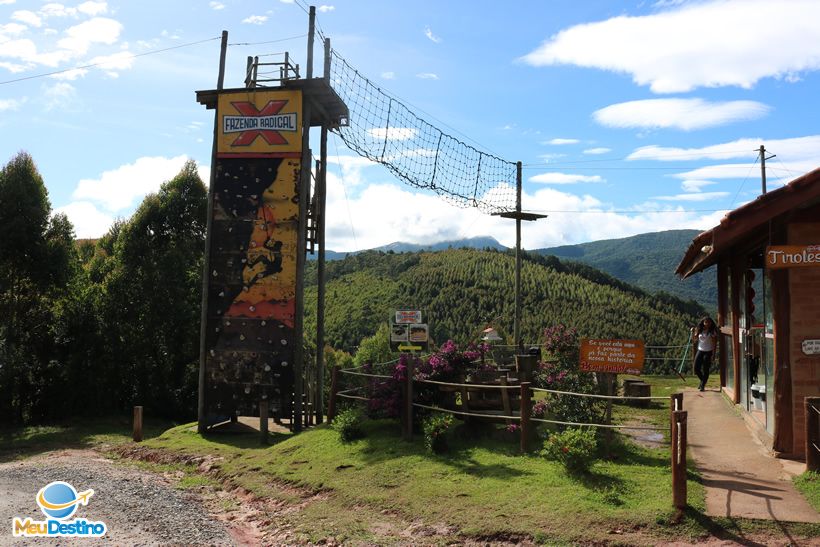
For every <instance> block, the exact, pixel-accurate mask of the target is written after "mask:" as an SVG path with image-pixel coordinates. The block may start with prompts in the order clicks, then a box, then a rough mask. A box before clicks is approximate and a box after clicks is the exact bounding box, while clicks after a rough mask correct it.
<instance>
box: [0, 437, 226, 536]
mask: <svg viewBox="0 0 820 547" xmlns="http://www.w3.org/2000/svg"><path fill="white" fill-rule="evenodd" d="M55 480H61V481H65V482H67V483H69V484H71V485H72V486H74V488H75V489H76V490H78V491H81V490H87V489H89V488H93V489H94V495H93V496H92V497H91V498H90V501H89V504H88V505H87V506H83V507H80V509H79V510H78V511H77V513H76V514H75V515H74V518H85V519H87V520H93V521H102V522H104V523H105V524H106V526H107V527H108V532H107V533H106V535H105V536H104V537H103V538H98V539H82V540H73V541H66V539H65V538H63V539H61V540H59V541H55V539H52V538H30V539H29V538H14V537H12V535H11V526H12V518H13V517H15V516H19V517H23V518H25V517H30V518H32V519H34V520H44V519H45V516H44V515H43V513H42V512H41V511H40V508H39V507H38V506H37V503H36V501H35V496H36V495H37V492H38V491H39V490H40V488H42V487H43V486H45V485H46V484H48V483H49V482H51V481H55ZM0 522H2V524H0V545H56V544H58V543H59V544H66V543H75V544H76V543H83V544H85V543H90V544H94V545H99V544H104V545H133V546H138V545H234V544H236V543H237V542H236V541H235V539H234V538H232V537H231V535H229V532H228V529H227V528H226V526H225V525H224V524H223V523H222V522H220V521H218V520H216V519H215V518H214V517H213V516H212V515H210V514H209V513H208V511H207V510H206V509H204V508H203V506H202V504H201V503H200V501H199V499H197V497H196V495H195V494H192V493H190V492H186V491H184V490H179V489H176V488H174V487H173V486H172V485H171V483H170V481H168V480H166V479H165V478H163V477H162V476H161V475H158V474H155V473H150V472H146V471H143V470H140V469H137V468H133V467H128V466H121V465H115V464H113V463H112V462H111V460H108V459H106V458H104V457H102V456H101V455H100V454H99V453H98V452H94V451H91V450H61V451H58V452H50V453H47V454H43V455H39V456H36V457H32V458H28V459H26V460H22V461H16V462H8V463H2V464H0Z"/></svg>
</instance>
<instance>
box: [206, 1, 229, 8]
mask: <svg viewBox="0 0 820 547" xmlns="http://www.w3.org/2000/svg"><path fill="white" fill-rule="evenodd" d="M208 5H209V6H211V9H212V10H221V9H225V4H223V3H222V2H210V3H209V4H208Z"/></svg>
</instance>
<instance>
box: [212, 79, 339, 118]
mask: <svg viewBox="0 0 820 547" xmlns="http://www.w3.org/2000/svg"><path fill="white" fill-rule="evenodd" d="M276 90H283V91H294V90H301V91H302V97H303V100H304V102H305V105H309V106H310V125H311V127H314V126H321V125H326V126H328V127H329V128H335V127H339V126H342V125H347V120H348V116H349V111H348V109H347V105H346V104H345V103H344V101H342V99H341V98H340V97H339V95H338V94H337V93H336V91H335V90H334V89H333V87H331V85H330V84H329V83H328V82H327V80H325V79H324V78H311V79H309V80H308V79H299V80H285V81H283V82H281V85H279V86H276V87H235V88H231V89H222V90H217V89H208V90H203V91H197V92H196V100H197V102H198V103H199V104H204V105H205V107H206V108H208V109H209V110H210V109H213V108H216V104H217V101H218V98H219V95H220V93H238V92H248V93H252V92H254V91H276Z"/></svg>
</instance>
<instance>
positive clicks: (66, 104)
mask: <svg viewBox="0 0 820 547" xmlns="http://www.w3.org/2000/svg"><path fill="white" fill-rule="evenodd" d="M43 96H44V97H45V101H44V102H43V107H44V108H45V110H46V112H49V111H51V110H57V109H60V110H65V109H67V108H70V107H71V105H72V104H74V102H75V101H76V100H77V90H76V88H75V87H74V86H73V85H71V84H69V83H68V82H59V83H57V84H54V85H53V86H50V87H48V88H46V90H45V91H44V92H43Z"/></svg>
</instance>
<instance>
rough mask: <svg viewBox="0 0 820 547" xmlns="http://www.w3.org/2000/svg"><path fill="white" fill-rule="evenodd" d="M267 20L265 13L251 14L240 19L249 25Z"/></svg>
mask: <svg viewBox="0 0 820 547" xmlns="http://www.w3.org/2000/svg"><path fill="white" fill-rule="evenodd" d="M267 20H268V16H267V15H251V16H250V17H246V18H245V19H242V22H243V23H247V24H249V25H261V24H263V23H264V22H265V21H267Z"/></svg>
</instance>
